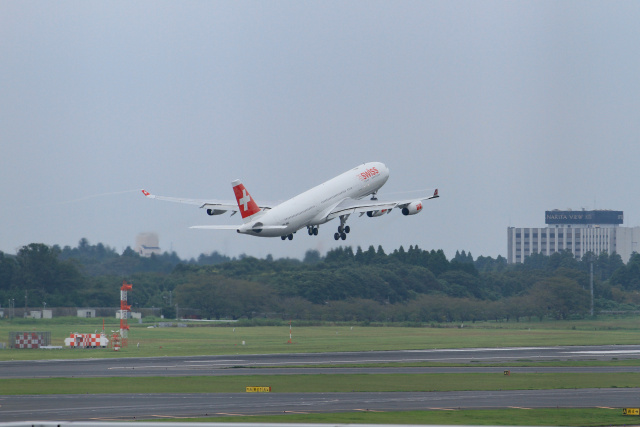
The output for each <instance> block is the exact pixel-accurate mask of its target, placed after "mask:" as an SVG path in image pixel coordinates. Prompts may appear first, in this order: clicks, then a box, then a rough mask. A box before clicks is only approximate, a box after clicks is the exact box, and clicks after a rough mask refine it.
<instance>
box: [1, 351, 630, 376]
mask: <svg viewBox="0 0 640 427" xmlns="http://www.w3.org/2000/svg"><path fill="white" fill-rule="evenodd" d="M77 351H86V352H90V351H93V350H77ZM638 358H640V345H637V346H630V345H625V346H580V347H573V346H568V347H526V348H521V347H518V348H471V349H443V350H406V351H371V352H352V353H293V354H265V355H253V354H245V355H224V356H193V357H151V358H135V357H130V358H125V357H123V358H117V359H80V360H39V361H6V362H0V378H52V377H75V378H80V377H114V376H126V377H136V376H190V375H285V374H314V373H319V374H323V373H324V374H326V373H445V372H461V370H465V369H466V370H467V371H468V372H497V371H500V370H503V369H509V366H508V363H510V362H511V363H515V362H518V361H529V362H543V361H565V360H602V361H610V360H614V359H617V360H622V359H638ZM420 362H432V363H448V364H455V363H460V364H463V363H464V364H468V363H474V365H475V364H477V365H478V366H477V367H474V368H455V367H453V368H451V367H449V368H446V367H442V368H440V367H438V368H354V367H349V366H350V365H354V364H359V365H363V364H379V363H420ZM487 364H501V366H500V367H499V368H487V367H482V365H487ZM300 366H304V367H305V368H297V367H300ZM318 366H322V367H318ZM255 368H269V369H255ZM514 369H515V368H514ZM518 369H523V370H522V371H521V372H639V371H640V368H639V367H616V368H610V367H603V368H544V367H536V368H518ZM525 369H526V370H525ZM569 369H573V370H569Z"/></svg>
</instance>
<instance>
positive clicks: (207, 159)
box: [0, 0, 640, 258]
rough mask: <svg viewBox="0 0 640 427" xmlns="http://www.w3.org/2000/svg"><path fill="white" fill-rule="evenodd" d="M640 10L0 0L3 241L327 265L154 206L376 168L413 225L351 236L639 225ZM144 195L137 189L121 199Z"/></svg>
mask: <svg viewBox="0 0 640 427" xmlns="http://www.w3.org/2000/svg"><path fill="white" fill-rule="evenodd" d="M639 22H640V2H636V1H633V2H626V1H616V2H598V1H590V2H583V1H576V2H574V1H562V2H550V1H533V2H528V1H517V2H516V1H415V2H414V1H379V2H378V1H369V0H367V1H318V2H312V1H250V2H247V1H228V2H225V1H217V2H216V1H180V2H178V1H175V2H167V1H138V2H131V1H109V2H87V1H77V2H74V1H67V2H50V1H6V0H2V1H0V147H1V151H0V186H1V187H0V188H1V192H0V194H1V197H2V201H1V202H0V250H1V251H4V252H6V253H15V252H16V250H17V249H18V248H20V247H21V246H23V245H26V244H29V243H32V242H42V243H46V244H59V245H61V246H65V245H70V246H76V245H77V243H78V241H79V240H80V239H81V238H83V237H86V238H87V239H88V240H89V242H90V243H92V244H95V243H98V242H102V243H104V244H106V245H108V246H111V247H113V248H115V249H116V250H118V251H121V250H123V249H124V248H125V247H126V246H129V245H130V246H133V245H134V243H135V237H136V234H137V233H139V232H147V231H153V232H157V233H158V235H159V237H160V245H161V247H162V249H164V250H171V249H172V250H174V251H176V252H177V253H178V255H179V256H181V257H183V258H186V257H193V256H197V255H198V254H200V253H210V252H212V251H219V252H221V253H225V254H228V255H230V256H237V255H239V254H242V253H246V254H249V255H253V256H258V257H264V256H266V255H267V254H272V255H273V256H275V257H281V256H288V257H298V258H301V257H303V256H304V253H305V251H307V250H308V249H318V250H320V251H321V252H322V253H323V254H324V253H325V252H326V251H327V250H329V249H331V248H333V247H336V246H337V245H341V244H343V243H342V242H340V243H337V242H335V241H334V240H333V236H332V235H333V232H334V228H335V227H337V225H338V224H337V223H335V221H333V222H331V223H329V224H327V225H325V226H321V227H320V235H319V236H318V237H314V238H312V237H309V236H308V235H307V234H306V232H304V230H302V231H303V232H300V233H298V234H297V235H296V236H295V238H294V240H293V241H291V242H289V241H285V242H283V241H281V240H280V239H266V238H255V237H250V236H244V235H237V234H236V233H234V232H228V231H212V230H191V229H189V228H188V227H189V226H191V225H203V224H235V223H237V222H240V221H241V220H240V218H239V216H234V217H231V218H230V217H229V216H228V215H225V216H218V217H213V218H211V217H208V216H207V215H206V214H205V213H204V211H202V210H200V209H197V208H195V207H191V206H186V205H175V204H171V203H162V202H159V201H152V200H147V199H145V198H144V196H143V195H142V194H141V193H140V192H139V189H141V188H147V189H148V190H151V191H152V192H154V193H157V194H161V195H167V196H184V197H193V198H217V199H232V198H233V192H232V189H231V181H232V180H234V179H238V178H240V179H242V180H243V182H244V183H245V185H246V186H247V188H248V189H249V191H250V192H251V194H252V196H253V197H254V198H255V199H257V200H258V201H260V200H284V199H287V198H289V197H292V196H294V195H296V194H298V193H300V192H302V191H304V190H306V189H308V188H310V187H312V186H314V185H317V184H319V183H321V182H322V181H324V180H326V179H329V178H331V177H333V176H335V175H337V174H339V173H341V172H344V171H345V170H348V169H350V168H352V167H354V166H356V165H358V164H360V163H364V162H367V161H380V162H383V163H385V164H386V165H387V166H388V167H389V169H390V171H391V176H390V178H389V181H388V182H387V184H386V186H385V187H384V188H383V189H382V191H381V192H380V196H381V197H382V196H384V195H385V194H389V193H393V192H399V191H407V190H415V189H422V188H435V187H437V188H439V189H440V194H441V196H442V197H441V198H440V199H437V200H432V201H429V202H427V203H426V208H425V210H424V211H423V212H422V213H421V214H419V215H415V216H410V217H404V216H402V215H401V214H400V213H399V212H392V214H391V215H388V216H384V217H381V218H367V217H363V218H355V217H353V218H351V219H350V220H349V223H350V225H351V227H352V232H351V234H350V235H349V238H348V239H347V241H346V242H345V243H346V244H349V245H352V246H354V247H355V246H358V245H360V246H362V247H363V248H366V247H368V246H369V245H375V246H376V247H377V245H382V246H383V247H384V249H385V250H387V251H392V250H393V249H396V248H398V247H399V246H400V245H404V246H405V248H407V247H408V246H409V245H416V244H417V245H419V246H420V247H421V248H423V249H444V251H445V253H446V254H447V256H449V257H451V256H453V255H454V254H455V251H456V250H463V249H464V250H466V251H471V253H472V254H473V255H474V256H475V257H477V256H479V255H485V256H493V257H495V256H497V255H503V256H506V245H507V227H508V226H510V225H511V226H544V211H545V210H549V209H554V208H559V209H565V208H572V209H580V208H587V209H593V208H598V209H615V210H623V211H624V213H625V225H627V226H638V225H640V197H638V196H639V191H638V175H639V173H638V170H639V169H638V164H639V163H638V161H639V160H640V137H639V135H640V25H638V23H639ZM134 190H135V191H134Z"/></svg>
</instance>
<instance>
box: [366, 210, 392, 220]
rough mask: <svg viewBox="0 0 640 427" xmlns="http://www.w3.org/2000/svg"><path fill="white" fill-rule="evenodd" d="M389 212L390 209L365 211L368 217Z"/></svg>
mask: <svg viewBox="0 0 640 427" xmlns="http://www.w3.org/2000/svg"><path fill="white" fill-rule="evenodd" d="M389 212H391V209H382V210H379V211H367V216H368V217H369V218H373V217H374V216H382V215H384V214H388V213H389Z"/></svg>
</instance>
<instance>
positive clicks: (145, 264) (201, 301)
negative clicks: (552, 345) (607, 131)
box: [0, 239, 640, 323]
mask: <svg viewBox="0 0 640 427" xmlns="http://www.w3.org/2000/svg"><path fill="white" fill-rule="evenodd" d="M591 268H592V269H593V278H594V279H593V284H594V302H595V304H594V312H595V314H596V315H597V314H599V313H611V312H629V311H635V310H637V309H638V306H639V305H640V255H639V254H637V253H634V254H633V256H632V257H631V259H630V260H629V262H628V263H627V264H624V263H623V261H622V259H621V258H620V256H618V255H617V254H612V255H608V254H606V253H602V254H600V255H595V254H588V255H587V256H585V257H584V258H583V259H582V260H577V259H575V257H574V256H573V254H572V253H571V252H568V251H566V252H561V253H554V254H553V255H551V256H544V255H540V254H538V255H533V256H530V257H529V258H527V259H526V260H525V262H524V263H523V264H515V265H508V264H507V262H506V259H505V258H503V257H501V256H498V257H497V258H491V257H484V256H479V257H477V258H475V259H474V257H473V256H472V255H471V253H468V252H465V251H464V250H462V251H458V252H456V254H455V256H454V257H453V258H452V259H447V257H446V256H445V254H444V252H443V251H442V250H431V251H428V250H423V249H420V248H418V247H417V246H410V247H409V248H408V249H405V248H403V247H400V248H398V249H395V250H393V252H390V253H385V251H384V250H383V248H382V247H378V248H377V249H376V248H374V247H369V248H368V249H362V248H360V247H358V248H356V249H355V250H354V249H353V248H352V247H340V248H337V249H334V250H331V251H329V252H328V253H327V254H326V255H325V256H321V254H320V253H318V252H317V251H308V252H307V253H306V254H305V257H304V259H303V260H298V259H273V257H272V256H267V257H266V258H265V259H257V258H253V257H249V256H241V257H239V258H238V259H235V258H234V259H231V258H229V257H226V256H223V255H220V254H218V253H217V252H214V253H212V254H209V255H204V254H203V255H200V256H199V257H198V258H197V259H190V260H182V259H180V258H179V257H178V256H177V255H176V254H175V253H164V254H162V255H158V256H156V255H153V256H151V257H150V258H145V257H141V256H139V255H138V254H137V253H136V252H135V251H134V250H132V249H131V248H127V249H126V250H125V251H124V252H123V253H122V254H120V253H118V252H116V251H115V250H114V249H112V248H110V247H108V246H105V245H103V244H101V243H98V244H96V245H92V244H90V243H89V242H88V241H87V240H86V239H82V240H80V242H79V243H78V246H77V247H75V248H71V247H69V246H66V247H64V248H61V247H59V246H57V245H54V246H48V245H44V244H40V243H32V244H29V245H27V246H24V247H22V248H20V249H19V250H18V252H17V253H16V254H15V255H8V254H4V253H2V252H0V304H1V305H2V306H4V307H7V305H8V304H9V303H10V301H11V300H13V301H14V304H15V306H21V305H23V304H27V303H28V305H29V306H30V307H42V306H43V304H44V303H45V302H46V306H47V307H48V308H53V307H118V306H119V305H120V292H119V290H120V284H121V283H122V280H126V281H127V282H129V283H132V284H133V285H134V291H133V292H132V293H131V298H130V300H129V303H130V304H132V306H133V309H134V310H136V309H139V308H151V307H154V308H158V309H161V310H162V314H163V315H164V316H165V317H167V318H172V317H174V316H175V315H176V306H178V307H179V310H180V313H181V315H186V314H189V315H191V316H198V317H201V318H203V319H241V318H244V319H260V318H268V319H281V320H287V321H288V320H309V321H347V322H352V321H353V322H365V323H366V322H404V323H425V322H473V321H476V320H478V321H479V320H494V321H519V320H521V319H526V320H537V319H540V320H543V319H545V318H552V319H559V320H563V319H572V318H581V317H587V316H590V313H591V292H590V269H591ZM25 297H26V298H28V302H25Z"/></svg>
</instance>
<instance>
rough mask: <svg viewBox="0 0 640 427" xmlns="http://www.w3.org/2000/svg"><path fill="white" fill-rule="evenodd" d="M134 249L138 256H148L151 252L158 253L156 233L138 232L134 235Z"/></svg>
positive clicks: (158, 245)
mask: <svg viewBox="0 0 640 427" xmlns="http://www.w3.org/2000/svg"><path fill="white" fill-rule="evenodd" d="M135 251H136V252H137V253H138V254H140V256H143V257H146V258H149V257H150V256H151V254H156V255H160V254H161V253H162V251H161V250H160V240H159V239H158V235H157V234H156V233H140V234H138V235H137V236H136V248H135Z"/></svg>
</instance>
